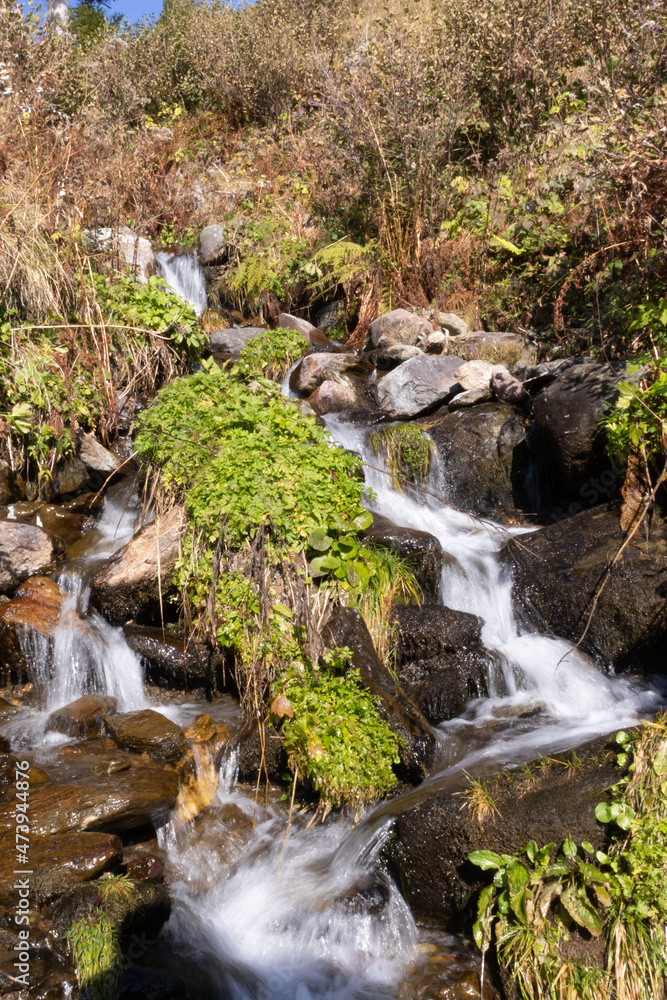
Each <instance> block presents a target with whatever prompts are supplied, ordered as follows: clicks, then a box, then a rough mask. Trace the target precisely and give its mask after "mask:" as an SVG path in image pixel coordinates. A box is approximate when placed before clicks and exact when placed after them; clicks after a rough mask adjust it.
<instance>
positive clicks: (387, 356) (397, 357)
mask: <svg viewBox="0 0 667 1000" xmlns="http://www.w3.org/2000/svg"><path fill="white" fill-rule="evenodd" d="M423 353H424V352H423V351H422V349H421V348H420V347H413V346H411V345H410V344H390V345H389V346H388V347H378V348H376V349H375V350H372V351H368V350H367V351H364V354H363V357H364V360H366V361H370V363H371V364H373V365H375V366H376V368H379V369H380V371H391V369H392V368H397V367H398V366H399V365H401V364H403V362H404V361H409V360H410V358H418V357H420V355H423Z"/></svg>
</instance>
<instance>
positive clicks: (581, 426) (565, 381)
mask: <svg viewBox="0 0 667 1000" xmlns="http://www.w3.org/2000/svg"><path fill="white" fill-rule="evenodd" d="M628 377H630V379H632V378H636V377H637V376H636V375H631V376H629V375H628V373H627V371H626V370H623V371H620V372H616V371H614V370H613V369H612V368H610V367H609V366H608V365H604V364H599V363H597V362H594V361H591V360H589V359H588V358H582V359H581V362H580V363H579V364H572V365H570V366H569V367H568V368H567V369H566V370H565V371H562V372H561V374H560V375H558V377H557V378H556V379H555V380H554V381H553V382H552V383H551V385H549V386H548V387H547V388H546V389H544V390H543V391H542V392H541V393H539V395H538V396H537V397H536V399H535V402H534V407H533V409H534V416H535V429H534V431H533V433H532V434H531V449H532V451H533V453H534V455H535V456H536V466H537V472H538V474H539V479H540V492H541V498H540V499H541V500H542V503H543V505H545V506H549V505H550V504H551V503H553V502H554V501H556V500H560V499H561V498H568V499H571V500H573V501H575V502H576V503H578V504H579V509H581V508H582V507H587V506H591V505H592V504H594V503H596V502H597V503H599V502H601V501H602V502H603V501H605V500H608V499H609V498H610V497H611V496H612V495H613V493H614V492H618V489H619V488H620V486H621V485H622V482H623V478H622V477H623V471H622V469H621V468H620V467H617V466H615V465H613V463H612V462H611V460H610V459H609V457H608V456H607V455H606V454H605V445H606V441H607V437H606V432H605V429H604V427H601V426H600V421H601V419H602V417H603V416H604V414H605V413H606V412H607V410H608V408H609V407H610V405H611V404H612V403H613V402H614V401H615V400H616V398H617V397H618V384H619V382H620V381H621V380H624V379H627V378H628ZM575 510H576V508H572V509H571V511H570V512H571V513H574V512H575Z"/></svg>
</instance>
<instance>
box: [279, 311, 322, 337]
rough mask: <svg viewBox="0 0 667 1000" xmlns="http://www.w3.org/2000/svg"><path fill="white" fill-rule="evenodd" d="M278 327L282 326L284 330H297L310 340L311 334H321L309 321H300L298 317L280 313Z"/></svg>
mask: <svg viewBox="0 0 667 1000" xmlns="http://www.w3.org/2000/svg"><path fill="white" fill-rule="evenodd" d="M278 326H281V327H282V328H283V329H284V330H296V331H297V333H302V334H303V336H304V337H308V339H309V340H310V335H311V334H313V333H319V332H320V331H319V330H318V329H317V327H316V326H313V324H312V323H309V322H308V320H307V319H300V318H299V317H298V316H292V315H291V314H290V313H280V315H279V316H278Z"/></svg>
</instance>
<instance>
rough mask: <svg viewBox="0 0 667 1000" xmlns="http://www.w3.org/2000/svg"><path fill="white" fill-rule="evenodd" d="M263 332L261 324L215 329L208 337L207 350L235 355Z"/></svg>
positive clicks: (213, 352)
mask: <svg viewBox="0 0 667 1000" xmlns="http://www.w3.org/2000/svg"><path fill="white" fill-rule="evenodd" d="M265 333H266V330H265V329H263V328H262V327H261V326H239V327H230V328H229V329H226V330H216V331H215V332H214V333H212V334H211V336H210V337H209V340H208V345H207V350H208V351H209V353H211V354H218V353H223V354H231V355H232V356H235V357H237V356H238V355H240V353H241V351H242V350H243V348H244V347H245V346H246V344H249V343H250V341H251V340H254V339H255V337H261V336H262V335H263V334H265Z"/></svg>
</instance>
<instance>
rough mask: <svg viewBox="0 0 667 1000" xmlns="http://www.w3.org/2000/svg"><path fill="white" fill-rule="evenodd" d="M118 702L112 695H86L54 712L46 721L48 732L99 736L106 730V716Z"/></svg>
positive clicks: (113, 709) (87, 736)
mask: <svg viewBox="0 0 667 1000" xmlns="http://www.w3.org/2000/svg"><path fill="white" fill-rule="evenodd" d="M117 704H118V701H117V699H116V698H112V697H111V696H110V695H97V694H89V695H84V697H83V698H77V700H76V701H73V702H71V703H70V704H69V705H63V707H62V708H57V709H56V710H55V712H52V713H51V715H50V716H49V718H48V720H47V723H46V732H47V733H49V732H54V733H65V734H66V735H67V736H78V737H80V738H82V739H84V740H85V739H88V738H89V737H91V736H99V735H101V734H102V733H103V732H106V730H105V729H104V721H103V720H104V716H106V715H109V713H110V712H114V711H115V709H116V705H117Z"/></svg>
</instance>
